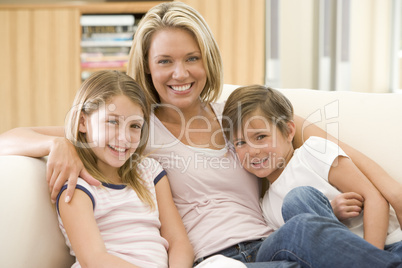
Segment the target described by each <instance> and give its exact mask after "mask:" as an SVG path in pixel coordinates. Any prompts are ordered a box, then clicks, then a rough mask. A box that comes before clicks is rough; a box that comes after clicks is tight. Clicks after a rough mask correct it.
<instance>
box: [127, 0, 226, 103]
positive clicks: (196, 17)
mask: <svg viewBox="0 0 402 268" xmlns="http://www.w3.org/2000/svg"><path fill="white" fill-rule="evenodd" d="M172 28H173V29H183V30H185V31H187V32H189V33H190V34H191V35H192V36H194V38H195V40H196V42H197V44H198V46H199V47H200V50H201V55H202V59H203V63H204V68H205V70H206V73H207V82H206V84H205V87H204V89H203V91H202V92H201V95H200V97H201V99H202V100H203V101H205V102H212V101H215V100H217V98H218V97H219V95H220V94H221V91H222V86H223V68H222V58H221V55H220V52H219V48H218V45H217V43H216V41H215V39H214V37H213V34H212V32H211V30H210V29H209V27H208V25H207V23H206V22H205V20H204V18H203V17H202V16H201V15H200V14H199V13H198V12H197V11H196V10H195V9H193V8H192V7H190V6H188V5H186V4H184V3H181V2H176V1H174V2H167V3H162V4H159V5H157V6H155V7H153V8H151V9H150V10H149V11H148V12H147V13H146V14H145V16H144V17H143V18H142V19H141V21H140V23H139V25H138V28H137V30H136V32H135V35H134V40H133V45H132V47H131V51H130V59H129V63H128V69H127V74H128V75H130V76H132V77H133V78H134V79H135V80H136V81H137V82H138V83H139V84H140V85H141V87H142V88H143V89H144V90H145V91H146V92H147V94H148V95H149V98H150V100H151V102H152V104H156V103H160V99H159V95H158V93H157V91H156V89H155V87H154V85H153V82H152V77H151V74H149V65H148V64H149V62H148V54H149V53H148V52H149V48H150V46H151V39H152V36H153V34H154V33H156V32H157V31H160V30H164V29H172Z"/></svg>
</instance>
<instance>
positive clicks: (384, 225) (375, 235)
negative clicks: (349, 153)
mask: <svg viewBox="0 0 402 268" xmlns="http://www.w3.org/2000/svg"><path fill="white" fill-rule="evenodd" d="M328 181H329V183H330V184H332V185H333V186H334V187H336V188H337V189H339V190H340V191H341V192H356V193H358V194H360V195H361V196H362V197H363V198H364V219H363V220H364V239H365V240H366V241H367V242H369V243H371V244H373V245H374V246H376V247H378V248H380V249H384V244H385V239H386V237H387V230H388V222H389V205H388V202H387V201H386V200H385V199H384V197H383V196H382V195H381V193H380V192H379V191H378V190H377V189H376V188H375V187H374V185H373V184H372V183H371V182H370V180H368V179H367V177H366V176H365V175H364V174H363V173H362V172H361V171H360V170H359V169H358V168H357V167H356V165H355V164H354V163H353V162H352V160H351V159H350V158H348V157H343V156H340V157H338V158H337V159H336V160H335V161H334V163H333V165H332V167H331V169H330V172H329V177H328Z"/></svg>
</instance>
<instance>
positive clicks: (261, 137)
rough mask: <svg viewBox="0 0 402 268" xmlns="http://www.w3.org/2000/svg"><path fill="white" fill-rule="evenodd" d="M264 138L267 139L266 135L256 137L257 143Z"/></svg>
mask: <svg viewBox="0 0 402 268" xmlns="http://www.w3.org/2000/svg"><path fill="white" fill-rule="evenodd" d="M265 137H267V135H258V136H257V141H260V140H262V139H264V138H265Z"/></svg>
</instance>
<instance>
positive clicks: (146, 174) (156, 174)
mask: <svg viewBox="0 0 402 268" xmlns="http://www.w3.org/2000/svg"><path fill="white" fill-rule="evenodd" d="M138 161H140V162H139V163H138V166H137V171H138V173H139V175H140V176H141V177H142V179H144V180H146V181H152V182H153V183H154V184H156V182H157V181H159V179H160V178H162V177H163V176H164V175H166V171H165V170H164V169H163V167H162V165H161V164H160V163H159V162H158V161H156V160H155V159H153V158H150V157H142V158H141V159H139V160H138ZM155 180H156V181H155Z"/></svg>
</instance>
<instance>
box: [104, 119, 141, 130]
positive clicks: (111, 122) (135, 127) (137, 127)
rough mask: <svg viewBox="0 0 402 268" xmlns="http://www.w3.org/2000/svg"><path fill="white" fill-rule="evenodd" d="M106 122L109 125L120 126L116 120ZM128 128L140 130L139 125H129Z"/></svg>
mask: <svg viewBox="0 0 402 268" xmlns="http://www.w3.org/2000/svg"><path fill="white" fill-rule="evenodd" d="M107 122H108V123H109V124H111V125H119V124H120V123H119V121H118V120H109V121H107ZM130 128H134V129H141V128H142V125H141V124H140V123H133V124H131V125H130Z"/></svg>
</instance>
